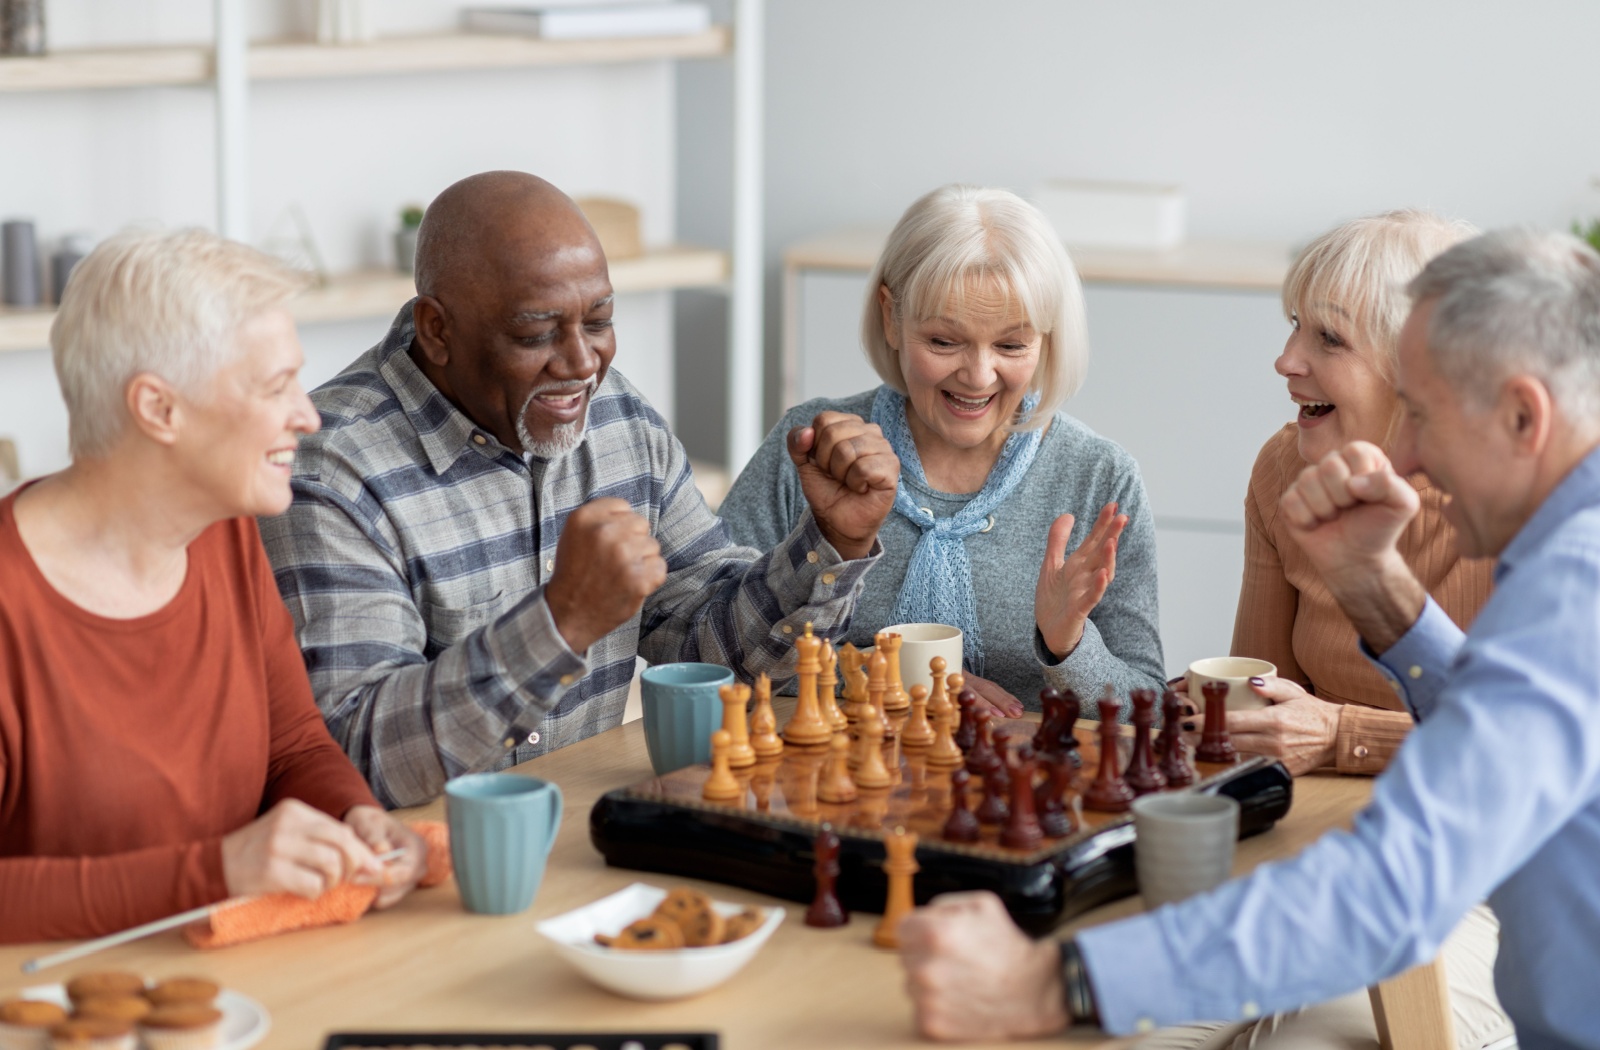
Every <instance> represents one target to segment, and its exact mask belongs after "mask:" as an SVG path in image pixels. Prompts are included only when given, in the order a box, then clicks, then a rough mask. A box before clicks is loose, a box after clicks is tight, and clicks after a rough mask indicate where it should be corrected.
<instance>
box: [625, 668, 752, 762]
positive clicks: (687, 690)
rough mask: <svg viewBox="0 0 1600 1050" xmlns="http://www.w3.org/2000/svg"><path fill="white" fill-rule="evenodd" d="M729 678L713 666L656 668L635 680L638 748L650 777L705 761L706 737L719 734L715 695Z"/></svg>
mask: <svg viewBox="0 0 1600 1050" xmlns="http://www.w3.org/2000/svg"><path fill="white" fill-rule="evenodd" d="M732 683H733V672H732V671H730V670H728V669H727V668H726V667H718V666H717V665H716V664H657V665H656V666H654V667H647V668H645V669H644V673H643V674H641V675H640V676H639V692H640V696H641V699H642V700H643V701H644V745H645V750H647V751H649V752H650V766H651V768H652V769H654V770H655V771H656V776H661V775H663V774H665V773H670V772H672V771H673V770H674V769H682V768H683V767H684V766H692V765H695V764H696V763H702V764H703V763H708V762H710V761H711V734H712V733H715V732H716V731H717V730H718V729H720V728H722V698H721V697H720V696H719V695H718V690H719V689H721V688H722V687H723V686H725V685H731V684H732Z"/></svg>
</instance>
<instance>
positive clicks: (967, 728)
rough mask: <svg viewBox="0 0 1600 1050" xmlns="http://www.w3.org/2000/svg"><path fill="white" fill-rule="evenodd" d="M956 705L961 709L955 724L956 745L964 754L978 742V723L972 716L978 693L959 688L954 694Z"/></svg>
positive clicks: (974, 712) (975, 711)
mask: <svg viewBox="0 0 1600 1050" xmlns="http://www.w3.org/2000/svg"><path fill="white" fill-rule="evenodd" d="M956 706H957V707H958V708H960V710H961V721H960V722H959V723H958V724H957V725H956V746H957V747H959V748H960V749H961V751H962V753H963V754H964V753H966V752H968V751H971V750H972V747H973V745H974V744H976V743H977V742H978V723H977V720H976V719H975V718H974V717H973V716H974V715H976V714H977V712H978V694H977V693H974V692H973V691H972V690H971V689H963V690H961V692H960V694H958V695H957V696H956Z"/></svg>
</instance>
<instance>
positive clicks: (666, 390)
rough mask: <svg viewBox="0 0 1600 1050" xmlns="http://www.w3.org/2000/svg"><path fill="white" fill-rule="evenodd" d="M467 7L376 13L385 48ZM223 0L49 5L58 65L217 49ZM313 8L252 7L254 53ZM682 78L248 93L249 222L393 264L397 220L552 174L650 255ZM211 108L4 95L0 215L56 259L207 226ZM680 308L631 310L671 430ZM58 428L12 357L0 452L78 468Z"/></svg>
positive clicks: (629, 352)
mask: <svg viewBox="0 0 1600 1050" xmlns="http://www.w3.org/2000/svg"><path fill="white" fill-rule="evenodd" d="M459 6H460V5H459V4H458V3H456V2H455V0H382V2H380V3H378V4H375V5H374V7H375V9H376V11H377V12H378V15H379V23H378V29H379V31H380V33H385V34H399V33H414V32H425V31H429V30H440V29H447V28H449V27H451V26H453V25H454V24H455V20H456V12H457V10H458V8H459ZM211 7H212V4H211V0H51V3H50V5H49V17H50V22H49V27H48V29H49V35H50V43H51V46H52V47H53V48H70V47H87V46H94V45H115V44H123V43H177V42H197V41H205V40H207V39H208V38H209V36H210V33H211ZM309 9H310V4H309V3H308V2H307V0H251V11H252V15H253V16H254V17H253V22H252V25H253V27H254V29H255V31H256V35H257V37H258V38H265V37H273V36H281V35H284V34H287V33H291V32H295V31H298V30H302V29H303V28H304V27H305V26H306V25H307V24H308V23H309V19H308V12H309ZM674 98H675V80H674V77H673V73H672V67H671V65H670V64H668V63H665V62H651V63H637V64H627V65H617V66H592V67H582V66H578V67H567V68H550V69H527V70H507V71H482V72H452V73H436V74H424V75H409V76H384V77H363V78H353V79H337V80H334V79H330V80H310V81H291V82H272V83H260V82H258V83H256V84H253V85H252V92H251V118H252V135H251V185H252V202H251V205H252V206H251V215H252V224H253V228H254V234H255V236H256V239H257V240H258V241H260V240H262V239H263V238H266V237H267V236H268V234H269V233H271V232H273V231H274V229H275V228H281V227H282V226H283V225H284V224H285V222H284V219H285V215H286V212H287V209H288V208H289V207H290V206H291V205H295V206H298V207H299V208H300V209H301V210H302V211H303V213H304V214H305V216H306V218H307V219H308V220H309V223H310V227H311V230H312V233H313V235H314V237H315V239H316V242H317V246H318V249H319V250H320V252H321V254H322V257H323V262H324V264H325V265H326V266H327V267H328V268H329V269H331V270H334V271H339V270H347V269H351V268H355V267H368V266H383V265H387V264H388V263H389V261H390V258H391V255H390V248H389V242H388V234H389V231H390V230H391V229H392V227H393V225H394V223H395V221H396V217H397V215H398V211H399V209H400V207H401V206H402V205H404V204H406V203H408V202H412V201H416V202H421V203H426V202H427V201H428V200H429V199H431V198H432V197H433V195H434V194H436V193H437V192H438V191H439V190H440V189H443V188H444V187H445V186H446V185H448V184H449V183H451V182H453V181H455V180H456V179H458V178H461V177H462V176H465V175H469V174H471V173H473V172H476V171H483V170H487V169H490V168H520V169H522V170H525V171H532V172H535V173H537V174H540V175H543V176H544V177H546V178H549V179H550V180H551V181H553V182H555V183H556V184H557V185H558V186H560V187H562V188H563V189H565V190H567V191H568V192H570V193H572V194H573V195H574V196H580V195H586V194H605V195H610V196H619V197H622V198H625V199H628V200H632V201H634V202H636V203H638V204H639V205H640V206H641V207H642V209H643V215H644V234H645V239H646V242H647V243H663V242H668V241H671V240H672V239H673V236H674V232H675V225H676V224H675V221H674V211H675V207H676V200H677V193H676V168H675V166H674V162H673V156H674V151H675V136H676V122H675V113H676V106H675V102H674ZM213 121H214V117H213V105H212V96H211V93H210V91H209V90H208V89H205V88H152V89H134V90H115V91H96V92H81V91H80V92H46V93H39V94H0V217H6V218H9V217H27V218H32V219H34V220H35V222H36V223H37V226H38V230H39V235H40V237H41V239H42V240H43V241H44V242H45V243H46V246H49V247H53V242H54V241H55V240H56V239H58V238H59V237H60V236H61V235H62V234H64V233H68V232H73V231H78V230H82V231H86V232H89V233H91V234H92V235H95V236H104V235H106V234H108V233H111V232H113V231H115V230H116V229H118V228H120V227H122V226H124V225H126V224H128V223H130V222H138V221H155V222H160V223H163V224H166V225H187V224H198V225H204V226H214V225H215V221H216V188H215V174H214V172H215V168H214V161H213V146H214V141H215V140H214V125H213ZM388 321H389V318H387V317H383V318H370V319H367V320H364V321H360V322H351V323H345V324H338V325H313V326H306V327H304V328H302V331H301V336H302V339H303V341H304V343H305V346H306V353H307V368H306V373H305V378H306V380H307V382H308V383H310V384H312V385H314V384H316V383H319V382H321V381H323V380H324V379H326V378H328V377H329V376H331V375H333V374H334V373H335V372H337V371H338V370H339V369H340V368H342V367H343V366H344V365H345V364H346V363H348V362H349V361H350V360H351V359H352V358H354V357H356V356H357V355H359V354H360V353H361V352H362V351H363V350H365V349H366V348H367V347H369V346H370V345H371V344H372V343H373V342H375V341H376V340H377V338H379V337H380V336H381V335H382V334H383V332H384V331H385V329H386V328H387V326H388ZM672 326H673V313H672V297H671V296H670V295H668V294H665V293H651V294H642V295H629V296H625V297H623V298H622V299H621V300H619V303H618V310H617V328H618V333H619V351H618V358H617V367H618V368H619V369H621V370H622V371H623V372H624V373H626V374H627V375H628V376H629V377H630V378H632V379H633V380H635V381H636V382H637V383H639V384H640V386H641V387H642V388H643V389H644V390H645V392H646V394H647V396H649V397H650V398H651V400H652V401H654V402H655V403H656V404H657V406H658V407H660V408H661V410H662V411H663V412H664V413H666V414H667V415H668V416H669V418H670V417H671V415H672V414H673V409H674V398H673V368H672V340H673V333H672ZM65 425H66V419H65V411H64V409H63V408H62V406H61V403H60V399H59V396H58V395H57V393H56V390H55V384H54V381H53V378H52V377H51V374H50V370H49V359H48V354H46V353H44V352H43V351H33V352H23V353H14V354H0V436H8V435H9V436H13V437H15V438H16V440H17V444H18V453H19V458H20V460H21V465H22V468H23V471H24V473H25V474H38V473H44V472H47V471H51V470H55V469H57V468H59V467H60V466H62V465H63V464H64V463H65V462H66V432H65Z"/></svg>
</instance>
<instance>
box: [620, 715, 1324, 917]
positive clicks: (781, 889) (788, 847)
mask: <svg viewBox="0 0 1600 1050" xmlns="http://www.w3.org/2000/svg"><path fill="white" fill-rule="evenodd" d="M1000 728H1001V729H1004V730H1007V731H1009V732H1010V735H1011V737H1012V738H1013V740H1012V742H1013V744H1018V743H1020V742H1021V741H1022V740H1024V739H1028V738H1031V737H1032V735H1033V733H1034V731H1035V730H1036V729H1037V728H1038V726H1037V724H1036V723H1033V722H1027V721H1022V720H1016V721H1002V722H1001V723H1000ZM1074 735H1075V736H1076V737H1077V738H1078V740H1079V744H1080V754H1081V755H1082V757H1083V768H1082V769H1081V770H1080V771H1079V774H1078V778H1077V781H1076V783H1075V785H1074V787H1075V788H1076V789H1077V792H1076V793H1077V794H1080V795H1081V789H1082V788H1083V787H1084V786H1086V785H1087V784H1088V782H1089V780H1090V779H1092V777H1093V775H1094V770H1095V768H1096V766H1097V764H1098V762H1099V744H1098V739H1097V735H1096V733H1095V732H1094V727H1093V723H1083V722H1080V723H1078V725H1077V727H1076V729H1075V732H1074ZM1131 743H1132V741H1131V740H1130V739H1128V738H1123V740H1122V741H1121V746H1122V747H1123V748H1124V757H1126V749H1128V748H1129V747H1131ZM825 755H826V748H825V747H818V748H798V747H793V746H790V747H787V748H786V749H785V750H784V753H783V755H782V756H780V757H779V758H777V759H774V760H771V761H769V762H760V763H757V764H756V765H755V766H753V767H750V768H747V769H744V770H739V771H738V776H739V780H740V785H741V787H743V788H744V792H743V797H741V798H739V799H737V800H735V801H732V802H708V801H705V800H704V799H702V797H701V788H702V786H703V785H704V783H705V781H706V778H707V776H708V775H709V774H710V770H709V768H708V767H706V766H690V767H688V768H686V769H681V770H677V771H676V772H673V773H668V774H667V775H665V776H661V777H654V778H652V779H649V780H646V781H643V782H641V783H638V784H635V785H633V786H632V787H626V788H621V789H618V790H615V791H611V792H609V793H608V794H606V795H604V796H602V797H601V799H600V800H599V802H597V803H596V804H595V807H594V809H593V810H592V811H591V812H590V815H589V835H590V838H591V840H592V841H593V842H594V845H595V847H596V848H597V849H598V850H599V851H600V853H601V854H602V855H603V856H604V857H605V858H606V862H607V863H608V864H610V865H612V866H615V867H621V868H631V869H636V870H640V871H652V872H661V873H664V874H670V875H682V876H688V877H691V878H699V879H707V880H710V881H713V882H721V883H726V884H729V885H734V886H742V887H745V888H747V889H752V890H756V891H758V892H762V893H767V894H770V895H772V896H774V897H780V898H784V899H787V900H792V901H800V902H805V901H809V900H810V899H811V897H812V894H813V893H814V891H815V882H814V880H813V875H812V864H813V862H814V861H815V854H814V852H813V840H814V839H815V836H816V834H817V832H818V830H819V829H820V828H821V827H822V825H823V824H824V823H827V824H830V825H832V827H833V829H834V831H835V832H837V834H838V835H839V837H840V840H841V843H842V849H841V851H840V856H839V864H840V875H839V881H838V894H839V898H840V900H841V902H842V903H843V904H844V906H845V907H846V908H847V909H849V910H851V911H863V912H880V911H882V909H883V904H884V895H885V892H886V880H885V877H884V874H883V870H882V868H881V864H882V862H883V859H884V848H883V838H884V835H885V833H886V832H887V831H891V830H892V829H894V828H896V827H904V828H906V829H907V830H908V831H914V832H916V833H917V835H918V839H919V841H918V843H917V851H916V857H917V862H918V864H920V865H921V871H920V872H919V873H918V874H917V876H916V880H915V895H916V900H917V903H919V904H921V903H925V902H926V901H928V900H930V899H931V898H933V897H935V896H937V895H938V894H941V893H949V892H953V891H957V890H975V889H986V890H992V891H993V892H994V893H996V894H998V895H999V897H1000V898H1001V899H1002V900H1003V901H1005V904H1006V907H1007V908H1008V909H1009V910H1010V912H1011V915H1012V917H1013V918H1014V919H1015V920H1016V921H1017V923H1018V925H1020V926H1022V927H1023V928H1024V929H1026V930H1028V931H1030V932H1032V933H1035V934H1040V933H1044V932H1046V931H1047V930H1049V929H1051V928H1052V927H1054V926H1055V925H1056V924H1058V923H1060V922H1061V921H1063V920H1065V919H1069V918H1071V917H1073V916H1075V915H1078V914H1081V913H1083V912H1085V911H1088V910H1089V909H1091V908H1094V907H1096V906H1098V905H1100V904H1103V903H1105V902H1107V901H1111V900H1115V899H1117V898H1119V897H1125V896H1128V895H1130V894H1132V893H1136V892H1137V891H1138V886H1137V881H1136V879H1135V876H1134V865H1133V838H1134V829H1133V820H1132V817H1131V815H1129V814H1126V813H1123V814H1111V813H1096V812H1090V811H1085V812H1083V813H1081V815H1080V817H1079V822H1080V827H1079V830H1077V831H1076V832H1074V833H1072V834H1071V835H1069V836H1067V837H1066V838H1061V839H1046V840H1045V841H1044V843H1043V844H1042V845H1041V846H1040V847H1039V848H1038V849H1036V850H1028V851H1024V850H1015V849H1010V848H1008V847H1006V846H1003V845H1001V844H1000V841H999V834H1000V827H999V826H998V825H996V826H985V827H984V828H983V835H982V839H981V840H980V841H979V842H976V843H973V844H970V845H963V844H958V843H952V842H945V841H943V840H942V839H941V837H940V833H941V831H942V829H943V826H944V821H945V819H946V817H947V816H948V814H949V812H950V809H951V804H950V771H949V770H939V769H930V768H929V767H928V765H927V764H926V763H925V762H924V761H923V760H922V758H921V757H920V755H918V754H917V753H915V752H909V751H903V749H901V748H900V747H899V745H898V744H897V743H891V744H887V745H885V748H884V755H885V759H886V762H887V764H888V766H889V768H890V770H891V772H893V773H894V779H895V783H894V784H893V786H892V787H890V788H889V789H887V790H884V791H878V792H870V791H862V792H861V793H860V797H859V798H857V799H856V800H855V801H853V802H849V803H842V804H828V803H823V802H819V801H818V800H817V797H816V783H817V777H818V773H819V771H820V770H821V768H822V764H823V762H824V757H825ZM1196 772H1197V774H1198V776H1199V781H1198V783H1197V784H1196V785H1195V786H1194V787H1193V788H1188V789H1185V790H1195V791H1201V792H1211V793H1220V794H1224V795H1228V796H1230V797H1232V798H1235V799H1237V800H1238V801H1239V804H1240V826H1239V833H1240V837H1247V836H1250V835H1255V834H1259V833H1260V832H1263V831H1266V830H1267V829H1269V828H1270V827H1272V825H1273V824H1275V823H1276V822H1277V821H1278V819H1279V818H1281V817H1282V816H1283V815H1284V814H1285V813H1287V812H1288V811H1289V804H1290V801H1291V799H1292V796H1293V790H1294V788H1293V779H1292V778H1291V777H1290V776H1289V773H1288V771H1287V770H1286V769H1284V767H1283V766H1282V765H1281V764H1280V763H1278V762H1275V761H1271V760H1269V759H1263V758H1249V759H1242V760H1241V761H1239V762H1237V763H1235V764H1232V765H1217V764H1213V763H1206V762H1199V763H1196ZM971 790H972V794H971V797H972V798H973V799H974V800H976V799H977V798H978V797H979V794H978V791H977V789H976V788H973V789H971Z"/></svg>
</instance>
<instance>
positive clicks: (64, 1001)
mask: <svg viewBox="0 0 1600 1050" xmlns="http://www.w3.org/2000/svg"><path fill="white" fill-rule="evenodd" d="M22 998H24V999H43V1000H45V1001H46V1002H51V1003H55V1004H56V1005H57V1006H61V1007H65V1008H66V1009H68V1010H70V1009H72V1000H70V999H68V998H67V989H66V986H65V985H61V984H40V985H35V986H34V987H32V988H24V989H23V990H22ZM216 1007H217V1009H218V1010H221V1011H222V1041H221V1042H219V1043H218V1044H217V1050H249V1048H250V1047H252V1046H255V1045H256V1044H257V1043H259V1042H261V1040H263V1039H265V1038H266V1037H267V1032H268V1031H269V1030H270V1029H271V1028H272V1016H271V1015H270V1014H268V1013H267V1008H266V1007H265V1006H262V1005H261V1004H260V1003H258V1002H256V1001H255V1000H254V999H252V998H250V997H249V996H246V995H240V994H239V993H238V992H234V991H229V990H228V989H226V988H224V989H223V990H222V991H220V992H218V993H217V1001H216Z"/></svg>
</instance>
